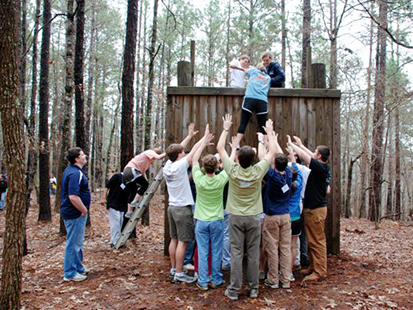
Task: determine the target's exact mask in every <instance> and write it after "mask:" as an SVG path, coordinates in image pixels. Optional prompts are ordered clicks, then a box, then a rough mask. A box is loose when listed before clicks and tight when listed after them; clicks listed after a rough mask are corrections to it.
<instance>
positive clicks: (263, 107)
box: [242, 98, 268, 115]
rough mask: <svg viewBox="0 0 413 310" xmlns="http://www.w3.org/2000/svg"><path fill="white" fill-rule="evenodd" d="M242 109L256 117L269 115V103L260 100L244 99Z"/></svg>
mask: <svg viewBox="0 0 413 310" xmlns="http://www.w3.org/2000/svg"><path fill="white" fill-rule="evenodd" d="M242 109H243V110H245V111H247V112H250V113H251V114H253V113H255V114H256V115H261V114H268V103H266V102H265V101H262V100H259V99H251V98H244V101H243V102H242Z"/></svg>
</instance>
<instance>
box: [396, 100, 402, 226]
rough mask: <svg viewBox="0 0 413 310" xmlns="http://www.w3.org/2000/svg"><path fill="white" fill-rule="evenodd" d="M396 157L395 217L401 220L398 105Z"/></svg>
mask: <svg viewBox="0 0 413 310" xmlns="http://www.w3.org/2000/svg"><path fill="white" fill-rule="evenodd" d="M394 113H395V115H394V127H395V128H394V143H395V145H394V157H395V158H394V159H395V185H394V213H395V214H399V215H396V217H395V219H396V220H400V218H401V217H400V213H401V211H402V208H401V171H400V113H399V106H398V105H397V106H396V108H395V111H394Z"/></svg>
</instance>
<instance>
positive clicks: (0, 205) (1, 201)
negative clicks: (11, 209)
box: [0, 192, 6, 210]
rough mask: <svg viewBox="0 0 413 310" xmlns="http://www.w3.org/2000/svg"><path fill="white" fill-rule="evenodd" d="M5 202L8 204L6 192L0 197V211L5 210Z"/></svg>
mask: <svg viewBox="0 0 413 310" xmlns="http://www.w3.org/2000/svg"><path fill="white" fill-rule="evenodd" d="M5 202H6V192H3V193H1V195H0V210H3V209H4V205H5V204H4V203H5Z"/></svg>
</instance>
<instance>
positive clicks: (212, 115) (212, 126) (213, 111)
mask: <svg viewBox="0 0 413 310" xmlns="http://www.w3.org/2000/svg"><path fill="white" fill-rule="evenodd" d="M207 116H208V118H207V123H206V124H209V130H210V132H212V133H213V132H216V127H217V122H218V119H219V117H218V115H217V96H208V115H207ZM206 124H205V125H204V129H203V131H201V135H202V134H203V133H204V132H205V126H206ZM218 138H219V137H218ZM214 139H215V140H213V141H212V142H213V143H214V146H208V147H207V153H208V154H215V153H216V147H215V146H216V144H217V143H218V140H217V137H215V138H214Z"/></svg>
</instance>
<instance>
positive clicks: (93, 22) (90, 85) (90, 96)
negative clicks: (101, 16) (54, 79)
mask: <svg viewBox="0 0 413 310" xmlns="http://www.w3.org/2000/svg"><path fill="white" fill-rule="evenodd" d="M91 14H92V18H91V28H92V29H91V32H90V46H89V64H88V87H87V88H88V92H87V100H86V109H85V140H86V144H87V145H88V149H86V150H84V152H85V153H86V154H89V153H90V147H89V144H90V118H91V114H92V109H93V102H92V99H93V77H94V70H93V69H94V68H96V63H95V43H96V36H97V33H96V32H97V30H96V17H95V16H96V1H92V12H91ZM95 96H96V94H95Z"/></svg>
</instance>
